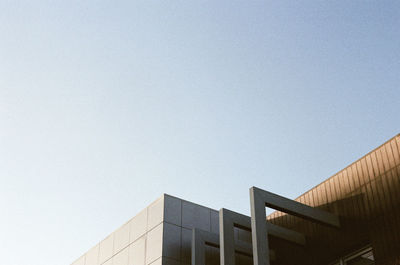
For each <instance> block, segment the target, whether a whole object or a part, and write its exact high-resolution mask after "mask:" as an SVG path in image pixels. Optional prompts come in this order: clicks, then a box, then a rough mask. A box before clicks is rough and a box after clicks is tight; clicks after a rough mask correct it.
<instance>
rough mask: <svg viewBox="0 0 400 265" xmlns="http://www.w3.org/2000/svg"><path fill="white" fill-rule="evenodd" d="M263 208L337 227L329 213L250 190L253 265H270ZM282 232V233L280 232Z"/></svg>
mask: <svg viewBox="0 0 400 265" xmlns="http://www.w3.org/2000/svg"><path fill="white" fill-rule="evenodd" d="M265 207H270V208H273V209H276V210H279V211H282V212H286V213H289V214H292V215H295V216H298V217H302V218H305V219H308V220H312V221H314V222H318V223H321V224H324V225H328V226H333V227H339V226H340V223H339V218H338V217H337V216H335V215H333V214H331V213H328V212H325V211H322V210H320V209H316V208H312V207H310V206H308V205H304V204H302V203H299V202H296V201H293V200H290V199H288V198H285V197H282V196H279V195H277V194H274V193H271V192H268V191H265V190H262V189H259V188H256V187H252V188H250V209H251V233H252V243H253V260H254V265H270V253H269V242H268V237H267V236H265V234H268V229H269V227H268V226H267V225H266V223H265V218H266V211H265ZM282 232H283V231H282Z"/></svg>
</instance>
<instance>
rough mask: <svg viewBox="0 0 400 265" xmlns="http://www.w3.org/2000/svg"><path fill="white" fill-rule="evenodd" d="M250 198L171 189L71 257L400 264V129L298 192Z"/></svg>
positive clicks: (88, 260)
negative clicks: (198, 200)
mask: <svg viewBox="0 0 400 265" xmlns="http://www.w3.org/2000/svg"><path fill="white" fill-rule="evenodd" d="M243 199H244V200H249V202H250V204H251V213H249V215H248V216H245V215H241V214H238V213H235V212H234V209H224V208H222V209H220V210H219V211H216V210H214V209H210V208H207V207H204V206H201V205H198V204H195V203H191V202H188V201H185V200H182V199H179V198H176V197H173V196H170V195H167V194H164V195H162V196H161V197H160V198H158V199H157V200H156V201H155V202H153V203H152V204H150V205H149V206H148V207H147V208H146V209H144V210H143V211H141V212H140V213H139V214H137V215H136V216H135V217H133V218H132V219H131V220H129V221H128V222H127V223H125V224H124V225H122V226H121V227H120V228H119V229H117V230H116V231H115V232H113V233H111V234H110V235H109V236H108V237H107V238H105V239H104V240H103V241H101V242H100V243H98V244H97V245H96V246H94V247H93V248H92V249H90V250H89V251H88V252H86V253H85V254H84V255H82V256H81V257H80V258H79V259H77V260H76V261H75V262H73V263H72V265H150V264H151V265H189V264H193V265H218V264H221V265H235V264H240V265H250V264H254V265H267V264H268V265H269V264H273V265H284V264H286V265H291V264H296V265H298V264H300V265H302V264H304V265H308V264H312V265H313V264H315V265H324V264H326V265H337V264H341V265H344V264H347V265H364V264H365V265H366V264H382V265H395V264H400V135H397V136H395V137H393V138H392V139H390V140H389V141H387V142H386V143H384V144H383V145H381V146H379V147H378V148H376V149H374V150H373V151H371V152H370V153H368V154H366V155H365V156H363V157H362V158H360V159H359V160H357V161H355V162H354V163H352V164H351V165H349V166H347V167H346V168H344V169H343V170H341V171H339V172H338V173H336V174H335V175H333V176H332V177H330V178H328V179H327V180H325V181H324V182H322V183H320V184H319V185H317V186H315V187H314V188H312V189H311V190H309V191H307V192H306V193H304V194H302V195H301V196H299V197H298V198H296V199H295V200H290V199H287V198H284V197H281V196H279V195H277V194H273V193H271V192H268V191H265V190H263V189H262V187H259V188H256V187H252V188H250V196H249V198H243ZM265 207H270V208H274V209H276V210H277V211H275V212H273V213H272V214H270V215H268V216H266V214H265Z"/></svg>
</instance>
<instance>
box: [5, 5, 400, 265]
mask: <svg viewBox="0 0 400 265" xmlns="http://www.w3.org/2000/svg"><path fill="white" fill-rule="evenodd" d="M0 36H1V39H0V211H1V218H0V238H1V240H0V257H1V261H0V263H1V264H5V265H24V264H29V265H47V264H48V265H68V264H70V263H71V262H72V261H73V260H75V259H76V258H78V257H79V256H80V255H81V254H83V253H84V252H86V251H87V250H88V249H89V248H90V247H91V246H93V245H95V244H96V243H97V242H98V241H100V240H101V239H103V238H104V237H105V236H106V235H108V234H109V233H111V232H112V231H113V230H114V229H116V228H117V227H118V226H120V225H121V224H123V223H124V222H125V221H127V220H128V219H129V218H131V217H132V216H134V215H135V214H136V213H137V212H138V211H139V210H141V209H143V208H144V207H146V206H147V205H148V204H149V203H150V202H151V201H153V200H154V199H156V198H157V197H159V196H160V195H161V194H162V193H169V194H171V195H175V196H178V197H181V198H184V199H187V200H190V201H193V202H196V203H200V204H203V205H206V206H209V207H212V208H215V209H219V208H221V207H226V208H229V209H232V210H235V211H239V212H242V213H245V214H249V196H248V188H249V187H251V186H258V187H260V188H264V189H267V190H270V191H273V192H275V193H278V194H281V195H284V196H288V197H290V198H295V197H297V196H298V195H300V194H301V193H303V192H305V191H306V190H308V189H310V188H311V187H313V186H314V185H316V184H318V183H320V182H321V181H322V180H324V179H326V178H327V177H329V176H331V175H333V174H334V173H335V172H337V171H339V170H340V169H342V168H344V167H345V166H346V165H348V164H349V163H351V162H352V161H354V160H356V159H357V158H359V157H361V156H362V155H364V154H366V153H367V152H369V151H370V150H372V149H373V148H375V147H377V146H378V145H380V144H382V143H383V142H384V141H386V140H388V139H389V138H391V137H393V136H394V135H396V134H397V133H399V132H400V128H399V125H400V116H399V110H400V86H399V83H400V2H399V1H232V0H230V1H216V0H212V1H186V0H185V1H183V0H176V1H153V0H146V1H135V0H132V1H120V0H113V1H82V0H79V1H77V0H74V1H61V0H60V1H56V0H54V1H32V0H29V1H28V0H26V1H15V0H12V1H11V0H10V1H8V0H0Z"/></svg>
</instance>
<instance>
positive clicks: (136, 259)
mask: <svg viewBox="0 0 400 265" xmlns="http://www.w3.org/2000/svg"><path fill="white" fill-rule="evenodd" d="M128 256H129V265H146V236H142V237H140V238H139V239H137V240H136V241H135V242H133V243H132V244H131V245H129V254H128Z"/></svg>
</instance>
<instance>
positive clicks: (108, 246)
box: [99, 233, 114, 264]
mask: <svg viewBox="0 0 400 265" xmlns="http://www.w3.org/2000/svg"><path fill="white" fill-rule="evenodd" d="M113 247H114V233H113V234H111V235H109V236H108V237H107V238H106V239H104V240H103V241H101V242H100V250H99V264H103V263H104V262H105V261H106V260H108V259H110V258H111V257H112V255H113Z"/></svg>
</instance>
